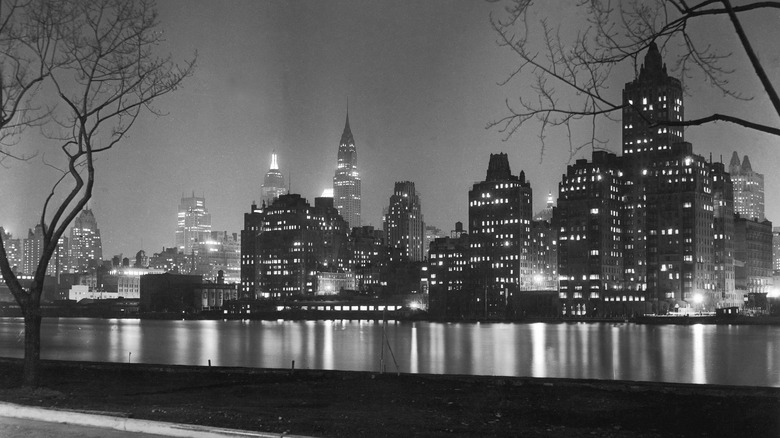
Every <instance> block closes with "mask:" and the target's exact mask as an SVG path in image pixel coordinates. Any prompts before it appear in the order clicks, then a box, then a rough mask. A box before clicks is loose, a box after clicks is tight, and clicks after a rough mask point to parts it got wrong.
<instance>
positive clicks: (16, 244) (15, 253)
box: [0, 227, 23, 272]
mask: <svg viewBox="0 0 780 438" xmlns="http://www.w3.org/2000/svg"><path fill="white" fill-rule="evenodd" d="M0 239H3V246H4V247H5V255H6V257H7V258H8V266H10V267H11V269H12V270H13V271H14V272H17V271H20V270H21V269H22V268H23V266H22V251H23V245H22V239H15V238H14V237H13V236H12V235H11V233H6V232H5V230H3V228H2V227H0Z"/></svg>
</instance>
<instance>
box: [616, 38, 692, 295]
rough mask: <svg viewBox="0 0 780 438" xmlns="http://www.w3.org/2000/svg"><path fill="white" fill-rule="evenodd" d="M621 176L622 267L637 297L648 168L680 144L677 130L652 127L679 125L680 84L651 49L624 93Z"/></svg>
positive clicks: (643, 272) (643, 259)
mask: <svg viewBox="0 0 780 438" xmlns="http://www.w3.org/2000/svg"><path fill="white" fill-rule="evenodd" d="M623 104H624V105H625V109H624V110H623V129H622V133H623V157H624V163H625V165H624V166H623V172H624V173H625V176H626V177H627V180H628V183H627V188H626V197H625V199H626V202H627V206H626V212H625V221H624V222H625V223H624V224H623V228H624V229H625V236H624V239H625V263H624V269H625V274H626V277H627V278H633V279H634V281H635V282H632V286H634V287H636V288H637V289H638V290H637V291H639V292H643V291H646V290H647V282H648V271H647V254H648V248H647V237H648V236H647V225H648V224H647V214H648V205H647V189H648V186H647V182H648V172H650V170H649V166H650V164H651V163H654V162H660V161H666V160H667V159H670V158H673V159H674V160H675V161H679V157H677V155H679V154H678V153H677V152H676V151H673V146H674V144H676V143H680V142H682V141H683V139H684V137H683V131H682V128H679V127H664V126H660V127H658V126H653V125H654V124H655V123H657V122H663V121H682V120H683V115H684V107H683V91H682V84H681V82H680V81H679V80H678V79H677V78H673V77H671V76H669V75H668V74H667V71H666V65H665V64H664V63H663V60H662V59H661V53H660V52H659V51H658V47H657V46H656V44H655V43H651V44H650V47H649V48H648V50H647V53H646V54H645V59H644V64H643V65H642V67H641V68H640V71H639V76H638V77H637V78H636V79H635V80H633V81H631V82H629V83H627V84H626V85H625V87H624V89H623Z"/></svg>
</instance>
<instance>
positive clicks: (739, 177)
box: [729, 151, 764, 222]
mask: <svg viewBox="0 0 780 438" xmlns="http://www.w3.org/2000/svg"><path fill="white" fill-rule="evenodd" d="M729 173H730V174H731V181H732V183H733V184H734V212H735V213H737V214H739V215H740V216H741V217H743V218H745V219H758V221H759V222H762V221H763V220H764V175H763V174H760V173H758V172H754V171H753V166H752V165H751V164H750V158H748V156H747V155H745V158H743V159H742V162H741V163H740V162H739V156H738V155H737V152H736V151H734V154H732V155H731V162H730V164H729Z"/></svg>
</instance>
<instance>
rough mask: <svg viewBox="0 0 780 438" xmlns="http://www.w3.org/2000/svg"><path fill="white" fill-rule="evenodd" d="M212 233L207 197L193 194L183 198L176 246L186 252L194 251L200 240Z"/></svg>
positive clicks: (205, 238) (202, 240)
mask: <svg viewBox="0 0 780 438" xmlns="http://www.w3.org/2000/svg"><path fill="white" fill-rule="evenodd" d="M210 233H211V214H209V212H208V210H207V209H206V199H205V198H203V197H196V196H195V192H193V193H192V196H190V197H188V198H185V197H182V198H181V202H180V203H179V213H178V219H177V227H176V247H177V248H178V249H179V251H182V252H184V253H185V254H190V253H192V250H193V247H194V246H195V244H196V243H198V242H205V241H207V240H208V238H209V236H210Z"/></svg>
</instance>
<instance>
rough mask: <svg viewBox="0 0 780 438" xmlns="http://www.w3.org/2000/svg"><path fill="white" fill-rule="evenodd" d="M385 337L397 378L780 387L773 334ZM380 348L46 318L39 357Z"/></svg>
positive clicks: (362, 364)
mask: <svg viewBox="0 0 780 438" xmlns="http://www.w3.org/2000/svg"><path fill="white" fill-rule="evenodd" d="M384 333H385V334H386V339H387V341H386V343H384V344H385V345H389V349H388V348H384V358H385V364H386V370H387V371H389V372H395V371H396V365H395V364H396V363H397V366H398V369H399V370H400V371H401V372H404V373H433V374H471V375H502V376H531V377H565V378H584V379H619V380H641V381H659V382H683V383H710V384H725V385H749V386H773V387H780V344H779V343H778V340H780V327H776V326H752V325H701V324H695V325H641V324H631V323H626V324H609V323H561V324H549V323H535V324H510V323H431V322H389V323H388V325H387V329H386V330H384ZM23 340H24V332H23V322H22V320H21V319H20V318H0V356H5V357H22V355H23ZM382 341H383V328H382V324H381V323H378V322H374V321H152V320H134V319H90V318H60V319H44V321H43V328H42V340H41V344H42V348H41V349H42V352H41V356H42V357H43V358H44V359H59V360H75V361H79V360H82V361H103V362H128V361H130V362H141V363H159V364H182V365H207V364H208V363H209V361H211V364H212V365H215V366H220V365H221V366H242V367H262V368H290V367H291V366H292V361H295V368H310V369H326V370H331V369H334V370H358V371H377V370H379V363H380V356H381V355H382V345H383V342H382ZM390 350H392V354H391V353H390ZM393 356H394V358H395V360H394V359H393Z"/></svg>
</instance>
